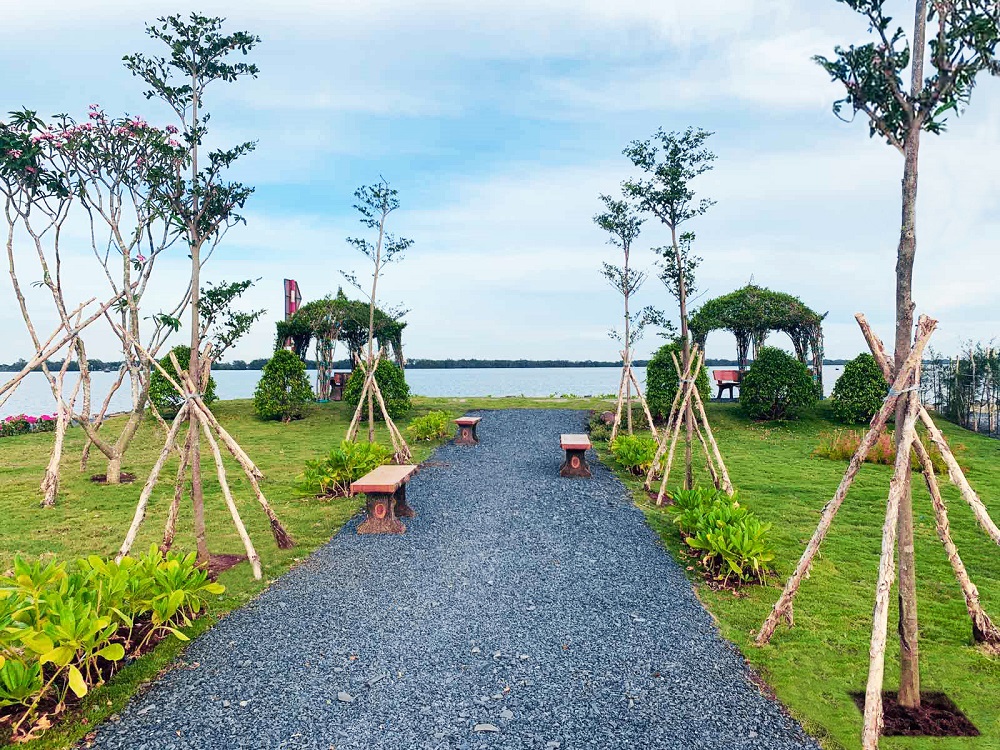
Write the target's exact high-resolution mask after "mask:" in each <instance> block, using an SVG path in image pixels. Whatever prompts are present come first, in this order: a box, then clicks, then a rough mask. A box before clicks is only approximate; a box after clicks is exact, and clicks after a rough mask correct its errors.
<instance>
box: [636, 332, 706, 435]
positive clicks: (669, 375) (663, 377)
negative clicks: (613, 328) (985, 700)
mask: <svg viewBox="0 0 1000 750" xmlns="http://www.w3.org/2000/svg"><path fill="white" fill-rule="evenodd" d="M671 352H673V353H674V354H676V355H677V361H678V362H682V359H681V354H683V352H684V347H683V346H682V345H681V343H680V342H679V341H672V342H671V343H669V344H664V345H663V346H661V347H660V348H659V350H658V351H657V352H656V354H654V355H653V358H652V359H651V360H649V364H648V365H646V401H647V402H648V403H649V410H650V412H652V414H653V419H660V420H665V419H667V418H668V417H669V416H670V405H671V404H672V403H673V402H674V396H675V395H676V394H677V386H678V382H679V378H678V377H677V371H676V370H675V369H674V361H673V359H672V358H671V356H670V353H671ZM695 384H696V385H697V386H698V392H699V393H700V394H701V398H702V400H703V401H708V399H709V397H710V396H711V391H710V390H709V384H708V368H707V367H702V368H701V372H699V373H698V375H697V376H696V378H695Z"/></svg>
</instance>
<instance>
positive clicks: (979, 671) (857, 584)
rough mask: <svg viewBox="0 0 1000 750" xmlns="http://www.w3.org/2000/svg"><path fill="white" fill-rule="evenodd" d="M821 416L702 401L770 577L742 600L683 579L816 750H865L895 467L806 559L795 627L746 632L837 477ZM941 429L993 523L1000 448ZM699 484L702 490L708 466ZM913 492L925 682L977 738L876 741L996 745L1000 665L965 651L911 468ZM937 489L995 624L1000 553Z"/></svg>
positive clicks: (967, 641)
mask: <svg viewBox="0 0 1000 750" xmlns="http://www.w3.org/2000/svg"><path fill="white" fill-rule="evenodd" d="M830 417H831V414H830V412H829V411H828V409H827V407H826V405H821V406H820V408H819V409H818V411H817V413H816V414H815V415H812V416H809V417H807V418H804V419H802V420H800V421H798V422H789V423H781V424H754V423H749V422H747V421H746V420H745V419H744V418H743V417H742V416H741V415H740V412H739V407H738V405H736V404H712V405H710V407H709V418H710V420H711V422H712V425H713V430H714V432H715V433H716V437H717V438H718V440H719V444H720V447H721V450H722V454H723V456H724V457H725V460H726V464H727V467H728V468H729V472H730V475H731V477H732V480H733V483H734V484H735V485H736V487H737V488H738V489H739V491H740V496H741V499H742V501H743V502H744V503H745V504H746V505H747V506H748V507H749V508H750V509H752V510H753V511H754V512H755V513H756V514H757V515H758V516H759V517H760V518H761V520H762V521H765V522H770V523H772V524H773V528H772V531H771V534H772V539H773V541H774V545H775V549H776V553H777V556H776V559H775V563H774V566H775V569H776V570H775V575H774V576H772V577H771V580H770V582H769V584H768V585H767V586H752V587H747V588H744V589H743V590H742V591H741V592H740V594H739V595H738V596H737V595H734V594H733V593H732V592H729V591H719V590H713V588H712V587H711V586H708V585H706V583H705V582H704V581H702V580H700V579H698V578H697V574H696V572H694V571H692V572H691V573H690V575H691V576H692V581H693V582H694V583H695V586H696V588H697V592H698V596H699V597H700V599H701V600H702V601H703V602H704V604H705V606H706V607H707V608H708V609H709V610H710V611H711V612H712V614H713V615H714V616H715V618H716V620H717V622H718V624H719V628H720V630H721V631H722V633H723V635H724V636H725V637H726V638H727V639H729V640H730V641H732V642H733V643H735V644H736V645H737V646H738V647H739V648H740V650H741V651H742V652H743V654H744V655H745V656H746V658H747V660H748V661H749V662H750V664H751V665H752V666H753V667H754V668H755V669H756V670H757V671H758V672H759V673H760V675H761V676H762V677H763V678H764V680H765V681H766V682H767V683H768V684H769V685H770V686H771V687H772V688H774V690H775V692H776V694H777V696H778V698H779V699H780V700H781V701H782V702H783V703H784V704H785V705H786V706H787V707H788V708H789V709H790V711H791V712H792V714H793V715H794V716H795V717H796V718H797V719H799V720H800V721H801V722H802V723H803V725H804V726H805V727H806V728H807V729H808V730H809V731H810V732H811V733H812V734H813V735H815V736H816V737H818V738H820V740H821V742H822V744H823V746H824V747H826V748H851V749H853V748H857V747H859V746H860V734H861V714H860V712H859V711H858V709H857V707H856V706H855V705H854V703H853V702H852V700H851V698H850V695H849V693H851V692H854V691H864V688H865V683H866V680H867V674H868V645H869V637H870V633H871V616H872V615H871V613H872V606H873V603H874V594H875V580H876V577H877V573H878V570H877V569H878V560H879V553H880V545H881V529H882V522H883V519H884V517H885V501H886V496H887V493H888V487H889V479H890V477H891V474H892V468H891V467H888V466H878V465H870V464H866V465H865V466H864V467H863V469H862V470H861V473H860V474H859V476H858V478H857V479H856V480H855V482H854V485H853V489H852V491H851V493H850V494H849V495H848V498H847V500H846V502H845V503H844V505H843V506H842V507H841V509H840V512H839V513H838V515H837V518H836V520H835V521H834V524H833V528H832V529H831V531H830V533H829V535H828V536H827V538H826V541H825V542H824V543H823V546H822V548H821V550H820V555H819V556H818V557H817V558H816V560H815V561H814V563H813V568H812V573H811V577H810V578H809V579H807V580H806V581H804V582H803V584H802V588H801V589H800V590H799V593H798V595H797V596H796V599H795V611H794V614H795V626H794V627H793V628H791V629H789V628H788V627H786V626H784V625H782V626H779V628H778V630H777V632H776V633H775V635H774V637H773V638H772V640H771V644H770V645H768V646H766V647H764V648H757V647H756V646H754V645H753V635H754V634H755V632H756V630H757V628H759V627H760V625H761V623H762V622H763V620H764V618H765V617H766V616H767V614H768V613H769V611H770V609H771V606H772V605H773V604H774V602H775V600H776V599H777V597H778V594H779V593H780V589H781V587H782V586H783V584H784V581H785V578H786V577H787V576H788V575H789V574H790V573H791V572H792V570H793V569H794V567H795V564H796V563H797V562H798V559H799V557H800V555H801V554H802V550H803V549H804V548H805V544H806V542H807V541H808V539H809V537H810V536H811V535H812V533H813V531H814V529H815V527H816V524H817V522H818V521H819V516H820V512H821V510H822V508H823V506H824V504H825V503H826V502H827V501H829V499H830V498H831V497H833V493H834V490H835V489H836V487H837V485H838V484H839V482H840V480H841V478H842V476H843V473H844V470H845V469H846V466H847V462H846V461H844V462H838V461H830V460H828V459H824V458H819V457H816V456H814V455H813V450H814V449H815V447H816V446H817V444H818V443H819V441H820V435H821V433H823V432H825V431H828V430H830V429H831V428H833V427H834V425H833V424H831V422H830V421H829V419H830ZM941 427H942V431H943V432H944V433H945V435H946V436H947V438H948V440H949V442H950V444H951V445H952V446H959V445H961V446H964V448H965V450H963V451H962V452H961V461H962V463H963V464H968V465H969V466H970V468H971V472H970V477H971V481H972V483H973V485H974V486H975V487H976V489H977V491H978V492H979V494H980V496H981V497H982V498H983V500H984V501H985V502H986V503H987V506H988V507H991V508H992V512H993V517H994V519H997V518H1000V500H998V498H1000V464H998V459H1000V442H998V441H996V440H990V439H988V438H984V437H981V436H979V435H974V434H972V433H970V432H967V431H965V430H962V429H960V428H958V427H955V426H953V425H950V424H947V423H942V424H941ZM602 450H603V449H602ZM699 457H700V456H699ZM699 465H702V464H699ZM675 466H676V463H675ZM681 470H682V469H681ZM674 471H675V472H677V471H678V469H675V470H674ZM680 476H681V475H680V474H679V473H677V474H674V475H673V476H672V481H671V486H674V484H675V483H674V481H673V477H676V480H677V482H678V483H679V481H680ZM622 479H623V481H625V482H626V483H627V484H628V485H629V486H630V487H631V489H632V490H633V492H634V493H635V498H636V502H637V503H638V504H639V505H640V507H641V508H642V509H643V511H644V512H645V514H646V518H647V520H648V522H649V524H650V526H651V527H652V528H653V529H655V530H656V531H657V532H658V533H659V535H660V537H661V539H662V540H663V543H664V545H665V546H666V547H667V548H669V549H670V550H671V551H672V552H673V553H674V555H675V556H677V558H678V559H679V560H682V561H686V560H688V558H686V557H685V553H684V551H683V550H682V548H683V547H684V546H685V545H684V544H683V542H682V541H681V540H680V538H679V536H678V534H677V531H676V529H675V528H674V526H673V525H672V524H671V521H670V518H669V516H668V514H667V513H666V511H665V510H664V509H663V508H657V507H656V506H655V505H654V504H653V503H651V502H650V501H649V499H648V496H647V495H646V494H645V493H644V492H643V491H642V488H641V481H637V480H636V479H635V478H633V477H630V476H628V475H627V474H624V473H622ZM698 481H700V482H702V483H704V484H707V483H708V478H707V473H706V472H704V470H702V472H701V475H700V477H699V478H698ZM944 484H946V485H947V479H945V480H944ZM913 487H914V513H915V524H916V557H917V574H918V583H917V589H918V597H919V607H918V608H919V615H920V639H921V640H920V652H921V679H922V687H923V689H925V690H928V691H934V690H940V691H943V692H945V693H947V694H948V695H949V696H950V697H951V698H952V699H953V700H954V701H955V703H956V704H957V705H958V706H959V708H960V709H961V710H962V711H963V712H964V713H965V714H966V715H967V716H968V717H969V719H970V720H971V721H972V722H973V723H974V724H975V725H976V726H977V728H978V729H979V731H980V732H981V736H980V737H978V738H975V739H969V738H937V739H931V738H914V737H886V738H883V740H882V744H881V747H883V748H887V749H889V750H903V749H904V748H905V750H925V749H926V750H932V749H933V750H951V749H955V750H958V749H959V748H961V749H962V750H968V749H972V748H974V749H975V750H987V749H989V750H1000V658H998V657H995V656H989V655H986V654H984V653H983V652H982V651H980V650H979V649H977V648H975V646H974V644H973V643H972V636H971V626H970V621H969V617H968V615H967V613H966V610H965V604H964V600H963V598H962V595H961V592H960V590H959V588H958V585H957V583H956V581H955V578H954V575H953V574H952V571H951V566H950V565H949V563H948V561H947V559H946V558H945V555H944V551H943V548H942V546H941V543H940V541H939V540H938V538H937V534H936V532H935V530H934V517H933V511H932V509H931V506H930V497H929V495H928V493H927V490H926V488H925V487H924V484H923V482H922V481H921V479H920V475H919V474H914V483H913ZM944 493H945V500H946V502H947V503H948V507H949V518H950V520H951V527H952V534H953V537H954V539H955V542H956V544H957V545H958V549H959V552H960V554H961V555H962V559H963V561H964V562H965V564H966V567H967V568H968V570H969V572H970V575H971V576H972V579H973V581H974V582H975V584H976V585H977V586H978V588H979V592H980V594H981V598H982V603H983V605H984V607H985V609H986V611H987V612H988V613H990V614H991V616H992V617H993V618H994V619H995V620H996V619H998V618H1000V550H998V548H997V546H996V545H995V544H994V543H993V542H991V541H990V540H989V538H988V537H987V536H986V535H985V534H984V533H983V532H982V531H981V529H979V527H978V526H977V525H976V523H975V520H974V519H973V517H972V513H971V511H970V509H969V508H968V506H966V505H965V503H964V502H963V501H962V500H961V498H960V496H959V495H958V493H957V492H956V491H955V490H954V489H953V488H952V487H951V486H950V485H948V486H947V487H945V488H944ZM687 564H688V565H690V564H691V563H690V562H688V563H687ZM889 617H890V641H889V650H888V651H887V658H886V678H885V688H886V689H893V688H895V687H896V686H897V685H898V679H899V658H898V657H899V654H898V646H895V647H894V646H893V642H892V640H891V636H892V635H893V634H894V632H895V624H894V623H895V621H896V618H897V610H896V608H895V598H894V597H893V608H892V610H891V611H890V615H889Z"/></svg>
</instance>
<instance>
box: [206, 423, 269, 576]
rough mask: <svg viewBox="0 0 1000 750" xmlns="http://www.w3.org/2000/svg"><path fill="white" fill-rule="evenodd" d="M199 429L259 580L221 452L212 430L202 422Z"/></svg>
mask: <svg viewBox="0 0 1000 750" xmlns="http://www.w3.org/2000/svg"><path fill="white" fill-rule="evenodd" d="M201 431H202V433H203V434H204V435H205V440H207V441H208V447H209V448H210V449H211V451H212V458H214V459H215V472H216V474H217V475H218V477H219V486H220V487H221V488H222V497H223V498H225V501H226V507H228V508H229V515H230V516H232V518H233V525H234V526H235V527H236V532H237V533H238V534H239V535H240V539H242V540H243V548H244V549H245V550H246V553H247V559H248V560H250V568H251V569H252V570H253V577H254V578H255V579H256V580H258V581H259V580H260V579H261V571H260V556H259V555H258V554H257V550H256V549H254V546H253V541H251V539H250V534H248V533H247V527H246V526H245V525H244V524H243V519H242V518H240V511H239V509H237V507H236V502H235V501H234V500H233V493H232V492H231V491H230V489H229V482H228V481H227V480H226V467H225V464H223V462H222V454H221V453H220V452H219V444H218V443H217V442H215V437H214V436H213V435H212V430H211V429H210V428H209V426H208V425H207V424H205V423H204V422H202V423H201Z"/></svg>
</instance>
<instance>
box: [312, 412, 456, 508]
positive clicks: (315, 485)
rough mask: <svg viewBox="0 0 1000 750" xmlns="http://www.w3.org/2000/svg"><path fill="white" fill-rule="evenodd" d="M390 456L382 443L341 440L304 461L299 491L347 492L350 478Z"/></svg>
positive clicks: (328, 494) (341, 494) (336, 494)
mask: <svg viewBox="0 0 1000 750" xmlns="http://www.w3.org/2000/svg"><path fill="white" fill-rule="evenodd" d="M438 413H441V414H443V413H444V412H438ZM391 460H392V450H391V449H390V448H386V447H385V446H384V445H380V444H379V443H363V442H356V443H355V442H351V441H350V440H344V441H343V442H342V443H341V444H340V445H339V446H337V447H336V448H334V449H333V450H331V451H330V453H329V454H328V455H327V456H325V457H324V458H320V459H317V460H315V461H306V468H305V471H304V472H303V473H302V474H301V475H300V476H299V485H298V490H299V493H300V494H301V495H305V496H309V495H312V496H316V497H346V496H347V495H349V494H350V492H351V482H355V481H357V480H358V479H361V477H363V476H364V475H365V474H367V473H368V472H370V471H372V470H373V469H375V468H377V467H379V466H382V465H383V464H387V463H389V462H390V461H391Z"/></svg>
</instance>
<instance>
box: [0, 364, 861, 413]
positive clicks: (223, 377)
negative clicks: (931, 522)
mask: <svg viewBox="0 0 1000 750" xmlns="http://www.w3.org/2000/svg"><path fill="white" fill-rule="evenodd" d="M635 369H636V375H637V376H638V377H639V380H640V381H641V382H643V384H645V380H646V368H644V367H637V368H635ZM719 369H733V368H732V367H724V368H719ZM842 370H843V368H842V367H839V366H837V365H827V366H826V367H824V368H823V376H824V381H825V382H824V390H825V391H826V395H829V394H830V392H831V390H832V389H833V384H834V382H835V381H836V379H837V377H838V376H839V375H840V373H841V371H842ZM620 374H621V371H620V370H619V369H618V368H614V367H537V368H495V369H492V368H491V369H475V370H473V369H466V370H407V371H406V380H407V382H408V383H409V384H410V390H411V391H412V393H413V394H414V395H415V396H531V397H544V396H562V395H576V396H599V395H603V394H614V393H616V392H617V390H618V379H619V377H620ZM12 375H13V373H9V374H8V373H0V383H2V382H4V381H5V376H7V377H9V376H12ZM260 375H261V373H260V371H259V370H220V371H218V372H214V373H213V374H212V377H214V378H215V385H216V389H215V391H216V394H217V395H218V397H219V398H220V399H225V400H228V399H238V398H250V397H251V396H252V395H253V391H254V388H255V387H256V385H257V381H258V380H260ZM76 377H77V376H76V374H75V373H67V375H66V389H67V393H68V392H70V391H72V388H73V385H74V384H75V382H76ZM92 377H93V392H94V401H95V402H96V403H95V404H94V411H97V410H98V409H99V408H100V404H101V402H102V401H103V399H104V398H105V396H106V395H107V392H108V389H109V388H111V386H112V385H113V384H114V382H115V379H116V378H117V374H116V373H111V372H95V373H93V376H92ZM315 377H316V374H315V372H310V373H309V378H310V380H311V381H312V380H315ZM712 390H713V395H714V392H715V389H714V387H713V389H712ZM130 407H131V405H130V395H129V391H128V388H126V387H123V388H122V389H121V390H119V392H118V393H117V394H116V395H115V397H114V398H113V399H112V401H111V408H110V410H109V411H111V412H116V411H125V410H127V409H129V408H130ZM54 411H55V407H54V400H53V398H52V392H51V391H50V390H49V386H48V383H47V382H46V380H45V376H44V375H42V373H40V372H33V373H31V374H30V375H28V376H27V377H26V378H25V379H24V381H22V383H21V385H20V386H19V387H18V389H17V391H16V392H15V393H14V395H13V396H12V397H11V398H10V399H9V400H8V401H7V403H6V404H4V406H3V407H2V408H0V418H2V417H6V416H8V415H11V414H28V415H31V416H40V415H42V414H50V413H52V412H54Z"/></svg>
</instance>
